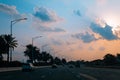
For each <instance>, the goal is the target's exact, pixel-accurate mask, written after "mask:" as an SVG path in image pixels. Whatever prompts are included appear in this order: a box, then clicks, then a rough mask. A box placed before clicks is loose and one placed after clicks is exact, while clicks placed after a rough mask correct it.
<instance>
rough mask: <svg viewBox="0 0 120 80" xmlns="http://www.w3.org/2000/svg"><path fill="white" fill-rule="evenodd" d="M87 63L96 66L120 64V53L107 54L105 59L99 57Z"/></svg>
mask: <svg viewBox="0 0 120 80" xmlns="http://www.w3.org/2000/svg"><path fill="white" fill-rule="evenodd" d="M86 64H87V65H93V66H94V65H95V66H120V53H117V55H113V54H110V53H108V54H106V55H105V56H104V57H103V59H97V60H93V61H90V62H88V61H87V62H86Z"/></svg>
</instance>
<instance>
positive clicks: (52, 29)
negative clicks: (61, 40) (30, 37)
mask: <svg viewBox="0 0 120 80" xmlns="http://www.w3.org/2000/svg"><path fill="white" fill-rule="evenodd" d="M37 29H38V30H40V31H41V32H65V30H64V29H61V28H50V27H44V26H39V27H37Z"/></svg>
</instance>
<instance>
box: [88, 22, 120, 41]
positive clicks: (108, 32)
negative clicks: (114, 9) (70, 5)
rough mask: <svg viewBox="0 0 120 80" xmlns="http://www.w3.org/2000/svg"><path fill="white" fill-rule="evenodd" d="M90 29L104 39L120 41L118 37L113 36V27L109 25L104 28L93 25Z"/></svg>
mask: <svg viewBox="0 0 120 80" xmlns="http://www.w3.org/2000/svg"><path fill="white" fill-rule="evenodd" d="M90 28H91V29H92V31H93V32H95V33H97V34H99V35H101V36H102V37H103V38H104V39H107V40H115V39H118V37H117V36H115V35H114V34H113V32H112V27H111V26H109V25H107V24H106V26H105V27H104V28H103V27H101V26H99V25H98V24H96V23H91V26H90Z"/></svg>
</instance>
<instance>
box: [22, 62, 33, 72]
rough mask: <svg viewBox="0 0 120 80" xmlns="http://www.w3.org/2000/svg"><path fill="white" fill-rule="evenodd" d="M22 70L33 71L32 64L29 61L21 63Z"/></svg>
mask: <svg viewBox="0 0 120 80" xmlns="http://www.w3.org/2000/svg"><path fill="white" fill-rule="evenodd" d="M22 71H23V72H30V71H33V66H32V64H30V63H23V65H22Z"/></svg>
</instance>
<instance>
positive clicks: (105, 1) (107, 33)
mask: <svg viewBox="0 0 120 80" xmlns="http://www.w3.org/2000/svg"><path fill="white" fill-rule="evenodd" d="M119 3H120V0H0V35H1V34H9V33H10V21H12V20H15V19H20V18H28V19H27V20H26V21H20V22H17V23H16V24H14V25H13V36H14V37H16V39H17V40H18V43H19V45H18V47H17V48H15V50H14V52H13V57H14V60H17V59H18V60H23V59H26V58H25V57H24V53H23V52H24V50H25V47H24V46H25V45H27V44H31V42H32V38H33V37H36V36H42V37H41V38H38V39H35V40H34V45H35V46H37V47H38V48H40V49H41V51H42V50H47V51H48V52H50V53H51V54H52V55H53V56H59V57H63V58H66V59H67V60H79V59H84V60H94V59H102V58H103V56H104V55H105V54H106V53H112V54H116V53H120V4H119Z"/></svg>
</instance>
